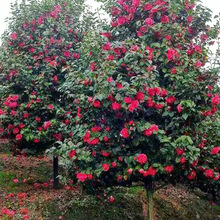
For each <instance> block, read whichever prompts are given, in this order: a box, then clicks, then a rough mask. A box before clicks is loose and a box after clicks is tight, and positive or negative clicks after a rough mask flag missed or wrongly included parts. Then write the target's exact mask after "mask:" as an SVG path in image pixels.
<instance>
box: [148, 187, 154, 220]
mask: <svg viewBox="0 0 220 220" xmlns="http://www.w3.org/2000/svg"><path fill="white" fill-rule="evenodd" d="M147 218H148V220H154V202H153V190H152V189H151V190H149V189H148V190H147Z"/></svg>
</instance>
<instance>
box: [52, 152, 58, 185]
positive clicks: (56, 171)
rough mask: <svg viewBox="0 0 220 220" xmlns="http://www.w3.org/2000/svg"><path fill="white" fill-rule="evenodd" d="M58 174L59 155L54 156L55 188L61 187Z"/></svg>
mask: <svg viewBox="0 0 220 220" xmlns="http://www.w3.org/2000/svg"><path fill="white" fill-rule="evenodd" d="M58 175H59V174H58V156H56V157H54V158H53V188H54V189H58V188H59V178H58V177H57V176H58Z"/></svg>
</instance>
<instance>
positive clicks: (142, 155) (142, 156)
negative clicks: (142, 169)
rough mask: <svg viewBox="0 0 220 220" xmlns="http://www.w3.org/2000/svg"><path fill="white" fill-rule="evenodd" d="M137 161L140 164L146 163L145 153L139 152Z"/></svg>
mask: <svg viewBox="0 0 220 220" xmlns="http://www.w3.org/2000/svg"><path fill="white" fill-rule="evenodd" d="M137 162H138V163H140V164H145V163H147V155H146V154H139V155H138V156H137Z"/></svg>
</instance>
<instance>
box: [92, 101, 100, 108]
mask: <svg viewBox="0 0 220 220" xmlns="http://www.w3.org/2000/svg"><path fill="white" fill-rule="evenodd" d="M92 105H93V106H94V107H95V108H100V106H101V102H100V101H99V100H95V101H94V102H93V104H92Z"/></svg>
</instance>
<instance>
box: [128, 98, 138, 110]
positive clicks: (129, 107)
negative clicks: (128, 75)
mask: <svg viewBox="0 0 220 220" xmlns="http://www.w3.org/2000/svg"><path fill="white" fill-rule="evenodd" d="M138 106H139V102H138V100H133V101H131V104H130V105H129V106H128V110H129V111H130V112H133V111H134V110H135V109H136V108H137V107H138Z"/></svg>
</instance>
